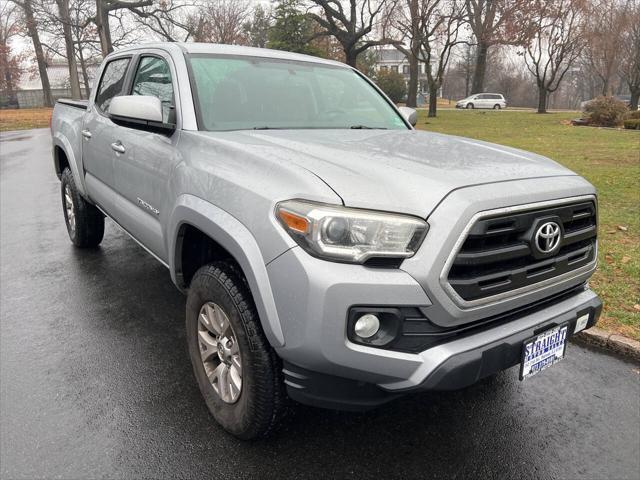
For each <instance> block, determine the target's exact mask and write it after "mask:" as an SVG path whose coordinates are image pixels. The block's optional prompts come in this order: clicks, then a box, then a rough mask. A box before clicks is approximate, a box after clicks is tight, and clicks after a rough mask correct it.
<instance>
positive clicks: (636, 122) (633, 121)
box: [624, 118, 640, 130]
mask: <svg viewBox="0 0 640 480" xmlns="http://www.w3.org/2000/svg"><path fill="white" fill-rule="evenodd" d="M624 128H626V129H627V130H640V118H630V119H628V120H625V121H624Z"/></svg>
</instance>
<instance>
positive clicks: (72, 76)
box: [56, 0, 82, 98]
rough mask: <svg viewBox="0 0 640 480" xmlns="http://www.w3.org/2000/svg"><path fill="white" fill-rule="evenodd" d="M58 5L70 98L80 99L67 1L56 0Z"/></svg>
mask: <svg viewBox="0 0 640 480" xmlns="http://www.w3.org/2000/svg"><path fill="white" fill-rule="evenodd" d="M56 5H58V15H59V18H60V23H62V31H63V35H64V44H65V49H66V52H67V55H66V56H67V65H68V66H69V82H70V84H71V97H72V98H82V95H81V93H80V80H79V79H78V64H77V63H76V52H75V46H74V42H73V36H72V34H71V18H70V17H69V0H56Z"/></svg>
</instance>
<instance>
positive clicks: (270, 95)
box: [189, 55, 408, 130]
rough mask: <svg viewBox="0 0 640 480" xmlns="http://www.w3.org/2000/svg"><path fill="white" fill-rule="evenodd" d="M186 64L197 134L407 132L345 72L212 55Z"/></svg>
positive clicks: (372, 91)
mask: <svg viewBox="0 0 640 480" xmlns="http://www.w3.org/2000/svg"><path fill="white" fill-rule="evenodd" d="M189 61H190V64H191V75H192V77H193V78H192V83H193V84H194V86H195V90H196V109H197V112H198V122H199V128H200V129H202V130H252V129H294V128H380V129H405V130H406V129H407V128H408V127H407V125H406V124H405V123H404V121H403V120H402V118H401V117H400V116H399V115H398V113H397V112H396V111H395V110H394V109H393V108H392V107H391V105H389V103H388V102H387V101H386V100H385V99H384V98H383V97H382V96H381V95H380V94H379V93H378V92H377V91H376V90H375V89H374V88H373V87H372V86H371V85H370V84H369V83H368V82H367V81H366V80H365V79H364V78H362V77H361V76H360V75H358V74H357V73H356V72H354V71H353V70H351V69H349V68H342V67H334V66H331V65H319V64H314V63H306V62H292V61H283V60H276V59H270V58H255V57H224V56H212V55H193V56H191V57H190V59H189Z"/></svg>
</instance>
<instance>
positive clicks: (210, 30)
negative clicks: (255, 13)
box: [201, 0, 251, 45]
mask: <svg viewBox="0 0 640 480" xmlns="http://www.w3.org/2000/svg"><path fill="white" fill-rule="evenodd" d="M250 13H251V12H250V10H249V5H248V3H247V2H246V1H245V0H217V1H215V2H208V3H207V4H206V6H205V7H204V9H203V11H202V13H201V15H203V16H204V18H205V19H206V20H205V22H204V32H203V33H202V36H203V37H204V38H205V39H206V41H208V42H213V43H225V44H239V45H242V44H245V43H247V37H246V35H245V31H244V25H245V23H246V22H247V20H248V19H249V15H250Z"/></svg>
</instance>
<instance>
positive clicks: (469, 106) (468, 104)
mask: <svg viewBox="0 0 640 480" xmlns="http://www.w3.org/2000/svg"><path fill="white" fill-rule="evenodd" d="M465 108H470V109H472V110H473V103H467V106H466V107H465Z"/></svg>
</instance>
